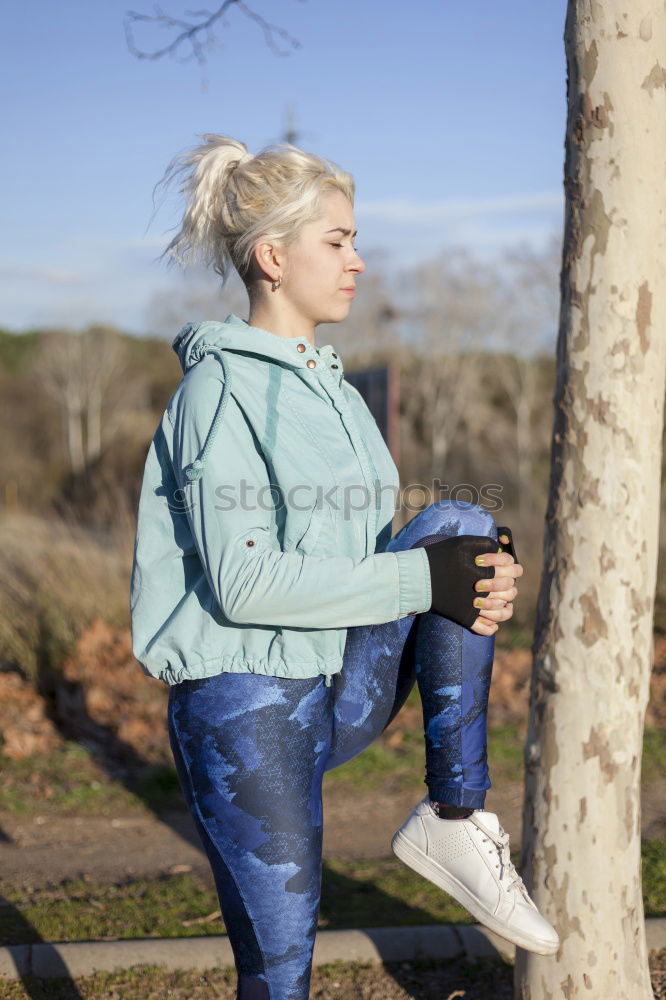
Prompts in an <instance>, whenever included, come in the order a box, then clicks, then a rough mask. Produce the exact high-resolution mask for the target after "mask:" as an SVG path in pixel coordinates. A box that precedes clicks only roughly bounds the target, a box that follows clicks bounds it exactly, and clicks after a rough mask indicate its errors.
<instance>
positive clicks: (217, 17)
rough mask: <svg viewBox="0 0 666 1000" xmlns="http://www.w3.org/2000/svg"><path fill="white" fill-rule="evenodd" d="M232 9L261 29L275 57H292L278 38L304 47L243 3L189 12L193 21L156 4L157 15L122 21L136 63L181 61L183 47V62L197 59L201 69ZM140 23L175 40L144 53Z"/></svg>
mask: <svg viewBox="0 0 666 1000" xmlns="http://www.w3.org/2000/svg"><path fill="white" fill-rule="evenodd" d="M232 6H235V7H237V8H238V9H239V10H241V11H243V13H244V14H245V15H246V16H247V17H249V18H250V19H251V20H253V21H255V22H256V23H257V24H258V25H259V26H260V27H261V29H262V31H263V33H264V38H265V39H266V44H267V45H268V47H269V48H270V49H271V50H272V52H273V53H274V54H275V55H277V56H288V55H289V54H290V51H289V49H288V48H287V49H281V48H279V47H278V45H277V43H276V37H280V38H282V39H284V40H285V41H286V42H288V44H289V45H290V46H291V48H292V49H299V48H300V47H301V43H300V42H299V41H298V39H297V38H294V37H293V35H290V34H289V32H288V31H287V30H286V29H285V28H282V27H280V26H279V25H277V24H272V23H271V22H269V21H267V20H266V19H265V18H263V17H262V16H261V15H260V14H257V12H256V11H253V10H251V9H250V7H248V5H247V4H246V3H243V0H224V3H222V4H220V6H219V7H218V8H217V9H216V10H213V11H210V10H205V9H203V10H186V11H185V12H184V13H185V15H186V17H188V18H192V19H193V20H185V19H184V18H180V17H172V16H171V15H170V14H166V13H165V12H164V11H163V9H162V8H161V7H160V6H159V5H158V4H155V5H154V7H153V10H154V11H155V13H154V14H142V13H141V12H140V11H136V10H128V11H127V14H126V15H125V18H124V20H123V25H124V28H125V38H126V39H127V47H128V49H129V51H130V52H131V53H132V55H134V56H136V58H137V59H161V58H162V57H163V56H166V55H169V56H174V57H176V58H178V57H179V55H180V52H181V51H182V47H183V46H187V45H189V46H190V52H189V54H188V55H186V56H185V57H184V58H182V59H181V61H182V62H187V61H188V60H190V59H192V58H194V59H196V60H197V62H198V63H199V65H204V64H205V62H206V52H207V51H210V50H211V49H212V48H214V47H215V45H216V44H217V41H218V40H217V38H216V36H215V31H214V29H215V26H216V25H217V24H218V22H222V20H223V17H224V14H225V13H226V12H227V11H228V10H229V8H231V7H232ZM137 23H144V24H152V25H157V26H158V27H159V28H164V29H167V30H169V31H171V32H175V36H174V37H173V38H172V40H171V41H170V42H169V43H168V44H167V45H163V46H162V47H161V48H157V49H153V50H152V51H147V50H145V49H141V48H139V47H138V46H137V44H136V42H135V40H134V31H133V25H135V24H137Z"/></svg>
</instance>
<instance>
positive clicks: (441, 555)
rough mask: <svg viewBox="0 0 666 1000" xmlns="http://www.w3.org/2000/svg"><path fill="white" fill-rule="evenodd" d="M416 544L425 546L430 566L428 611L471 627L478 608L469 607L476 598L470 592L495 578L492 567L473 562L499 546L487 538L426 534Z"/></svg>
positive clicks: (495, 550)
mask: <svg viewBox="0 0 666 1000" xmlns="http://www.w3.org/2000/svg"><path fill="white" fill-rule="evenodd" d="M502 530H504V529H502ZM418 544H419V545H423V546H424V547H425V550H426V555H427V557H428V563H429V565H430V583H431V587H432V605H431V607H430V610H431V611H436V612H437V614H439V615H443V616H444V617H445V618H450V619H451V621H454V622H457V623H458V625H464V626H465V628H471V627H472V625H473V624H474V622H475V621H476V619H477V618H478V617H479V609H478V608H475V607H474V606H473V601H474V598H475V597H478V596H479V595H478V594H477V593H475V591H474V584H475V583H476V582H477V580H482V579H484V578H486V579H487V578H489V577H491V576H494V575H495V567H494V566H477V565H476V563H475V562H474V560H475V558H476V557H477V556H478V555H481V554H482V553H484V552H497V551H498V550H499V543H498V542H496V541H495V539H494V538H490V537H489V536H488V535H454V536H453V537H452V538H440V537H439V536H438V535H429V536H427V537H426V538H421V539H420V540H419V543H418ZM414 547H415V548H416V546H414Z"/></svg>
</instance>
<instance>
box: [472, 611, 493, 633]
mask: <svg viewBox="0 0 666 1000" xmlns="http://www.w3.org/2000/svg"><path fill="white" fill-rule="evenodd" d="M498 627H499V626H498V625H496V624H495V622H490V621H486V620H484V619H483V618H482V617H481V615H479V617H478V618H477V619H476V621H475V622H474V624H473V625H472V627H471V629H470V631H471V632H476V634H477V635H494V634H495V632H496V631H497V629H498Z"/></svg>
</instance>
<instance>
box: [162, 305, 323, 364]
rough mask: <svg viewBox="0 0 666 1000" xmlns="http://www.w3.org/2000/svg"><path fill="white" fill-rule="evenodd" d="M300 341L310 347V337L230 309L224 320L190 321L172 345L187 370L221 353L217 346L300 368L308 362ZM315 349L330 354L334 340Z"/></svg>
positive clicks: (319, 352)
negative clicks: (274, 329)
mask: <svg viewBox="0 0 666 1000" xmlns="http://www.w3.org/2000/svg"><path fill="white" fill-rule="evenodd" d="M298 344H304V345H305V347H306V348H309V347H310V343H309V341H308V340H307V338H306V337H279V336H278V335H277V334H276V333H269V331H268V330H262V329H260V328H259V327H257V326H250V325H249V323H246V322H245V320H244V319H240V317H239V316H236V315H235V314H234V313H229V315H228V316H227V318H226V319H225V320H224V322H220V321H219V320H204V321H203V322H200V323H186V324H185V326H184V327H183V328H182V330H181V331H180V332H179V333H178V334H177V336H176V337H175V338H174V340H173V343H172V347H173V349H174V351H175V352H176V354H177V355H178V359H179V361H180V365H181V368H182V369H183V374H184V373H186V372H187V371H188V370H189V369H190V368H191V367H192V365H195V364H196V363H197V361H200V360H201V358H202V357H203V356H204V355H205V354H217V352H216V351H214V350H212V348H215V347H217V348H220V349H223V350H226V351H243V352H244V353H248V354H257V355H259V356H261V357H264V358H273V359H274V360H275V361H281V362H283V363H286V364H292V365H293V366H294V367H299V368H300V367H303V365H304V364H305V362H306V358H304V356H303V352H299V351H297V345H298ZM315 350H316V351H317V353H318V354H326V353H330V352H332V351H334V350H335V348H334V347H333V345H332V344H327V345H326V346H325V347H322V348H315ZM218 357H219V355H218ZM340 368H342V365H340Z"/></svg>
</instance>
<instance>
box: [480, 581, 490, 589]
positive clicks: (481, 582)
mask: <svg viewBox="0 0 666 1000" xmlns="http://www.w3.org/2000/svg"><path fill="white" fill-rule="evenodd" d="M489 586H490V584H489V583H487V582H486V581H485V580H481V581H479V590H487V589H488V587H489Z"/></svg>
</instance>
